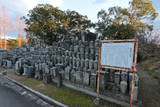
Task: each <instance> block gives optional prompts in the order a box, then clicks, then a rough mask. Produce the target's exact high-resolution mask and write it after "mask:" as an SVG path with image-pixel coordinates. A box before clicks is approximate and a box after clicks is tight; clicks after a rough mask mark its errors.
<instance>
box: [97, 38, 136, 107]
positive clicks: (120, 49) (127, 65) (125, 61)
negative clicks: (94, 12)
mask: <svg viewBox="0 0 160 107" xmlns="http://www.w3.org/2000/svg"><path fill="white" fill-rule="evenodd" d="M137 52H138V40H135V39H133V40H107V41H100V47H99V56H98V72H97V97H99V94H100V92H99V87H100V86H99V84H100V83H99V82H100V73H101V68H107V69H114V70H122V71H127V72H132V73H133V75H132V76H133V77H132V85H131V86H132V88H131V95H130V107H132V104H133V97H134V90H135V80H136V76H135V75H136V72H137V71H136V63H137Z"/></svg>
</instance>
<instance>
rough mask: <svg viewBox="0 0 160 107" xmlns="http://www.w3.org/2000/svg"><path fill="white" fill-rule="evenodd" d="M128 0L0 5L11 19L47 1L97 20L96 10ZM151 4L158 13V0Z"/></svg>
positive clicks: (0, 0) (26, 0)
mask: <svg viewBox="0 0 160 107" xmlns="http://www.w3.org/2000/svg"><path fill="white" fill-rule="evenodd" d="M129 1H131V0H0V5H1V6H2V5H3V6H6V7H7V9H8V12H9V15H10V16H11V17H12V19H13V20H15V19H16V18H17V16H25V15H26V14H27V13H28V11H29V10H30V9H32V8H33V7H35V6H36V5H37V4H39V3H49V4H52V5H53V6H57V7H59V8H60V9H62V10H67V9H71V10H76V11H78V12H79V13H81V14H82V15H87V16H88V18H89V19H90V20H92V21H93V22H95V21H97V12H98V11H100V10H101V9H105V10H107V9H108V8H109V7H112V6H121V7H128V3H129ZM153 6H154V7H155V8H156V10H157V12H158V13H159V14H160V0H153ZM154 25H155V26H156V28H160V17H158V18H157V19H156V20H155V22H154Z"/></svg>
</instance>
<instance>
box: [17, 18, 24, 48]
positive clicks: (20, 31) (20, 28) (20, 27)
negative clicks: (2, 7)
mask: <svg viewBox="0 0 160 107" xmlns="http://www.w3.org/2000/svg"><path fill="white" fill-rule="evenodd" d="M17 30H18V38H17V39H18V46H19V47H20V46H22V38H23V37H22V35H23V30H24V24H23V23H22V20H21V17H18V19H17Z"/></svg>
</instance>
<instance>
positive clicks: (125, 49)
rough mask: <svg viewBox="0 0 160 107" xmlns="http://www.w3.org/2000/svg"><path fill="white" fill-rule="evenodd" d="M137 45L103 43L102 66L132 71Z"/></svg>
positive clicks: (129, 42)
mask: <svg viewBox="0 0 160 107" xmlns="http://www.w3.org/2000/svg"><path fill="white" fill-rule="evenodd" d="M135 43H136V42H134V41H128V42H118V41H114V42H109V41H108V42H102V45H101V58H100V59H101V61H100V63H101V66H104V67H106V68H115V69H116V68H117V69H120V68H123V69H131V68H132V66H133V63H134V55H135Z"/></svg>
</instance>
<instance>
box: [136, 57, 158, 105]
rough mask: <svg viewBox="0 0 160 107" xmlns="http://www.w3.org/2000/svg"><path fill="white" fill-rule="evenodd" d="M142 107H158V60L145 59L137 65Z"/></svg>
mask: <svg viewBox="0 0 160 107" xmlns="http://www.w3.org/2000/svg"><path fill="white" fill-rule="evenodd" d="M139 68H140V71H139V73H140V79H141V81H140V82H141V84H140V85H141V88H140V92H141V95H142V107H160V60H159V58H158V57H154V58H150V59H147V60H146V61H144V62H142V63H141V64H139Z"/></svg>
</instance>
